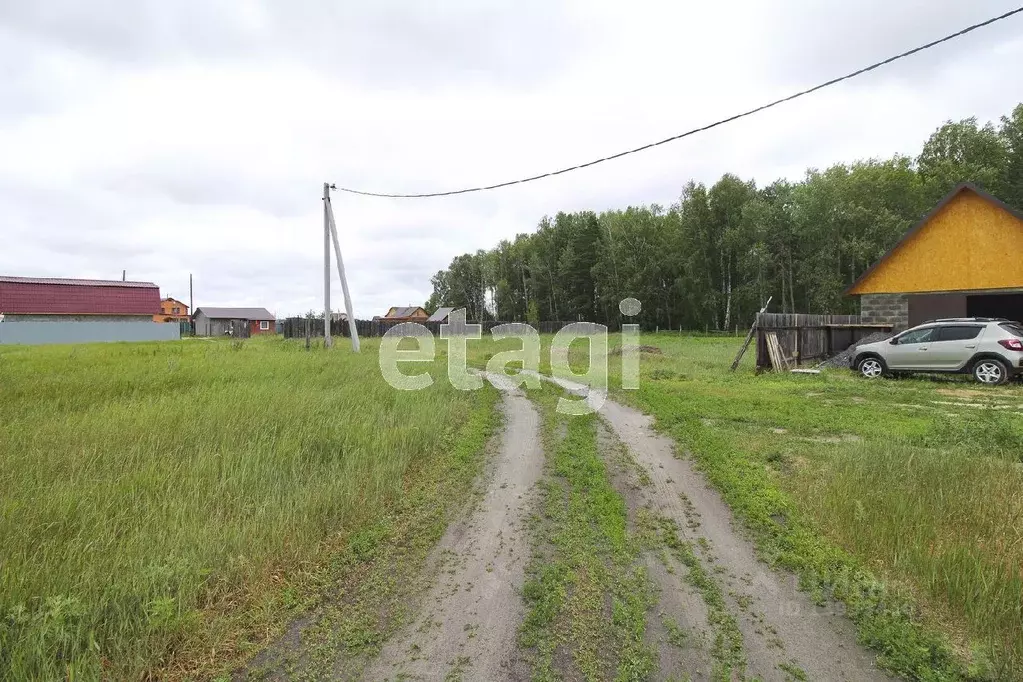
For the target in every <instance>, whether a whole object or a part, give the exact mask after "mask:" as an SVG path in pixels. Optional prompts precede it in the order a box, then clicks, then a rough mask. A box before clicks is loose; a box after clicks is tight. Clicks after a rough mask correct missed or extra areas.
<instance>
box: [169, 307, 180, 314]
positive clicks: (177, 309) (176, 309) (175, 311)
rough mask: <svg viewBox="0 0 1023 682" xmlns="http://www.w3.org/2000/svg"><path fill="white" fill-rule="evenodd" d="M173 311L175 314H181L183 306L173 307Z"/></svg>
mask: <svg viewBox="0 0 1023 682" xmlns="http://www.w3.org/2000/svg"><path fill="white" fill-rule="evenodd" d="M171 312H172V313H174V314H175V315H180V314H181V308H171Z"/></svg>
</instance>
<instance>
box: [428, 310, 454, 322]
mask: <svg viewBox="0 0 1023 682" xmlns="http://www.w3.org/2000/svg"><path fill="white" fill-rule="evenodd" d="M456 310H459V308H437V310H436V312H434V313H433V315H430V319H428V320H427V322H444V321H445V320H446V319H448V315H450V314H451V313H453V312H455V311H456Z"/></svg>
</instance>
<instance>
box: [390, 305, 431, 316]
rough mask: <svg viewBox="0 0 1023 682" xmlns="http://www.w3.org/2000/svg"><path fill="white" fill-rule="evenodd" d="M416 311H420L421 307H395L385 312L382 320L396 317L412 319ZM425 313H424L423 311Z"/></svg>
mask: <svg viewBox="0 0 1023 682" xmlns="http://www.w3.org/2000/svg"><path fill="white" fill-rule="evenodd" d="M417 310H422V306H418V305H410V306H395V307H393V308H391V309H390V310H388V311H387V314H386V315H384V318H392V319H393V318H397V317H412V316H413V315H415V314H416V311H417ZM423 312H424V313H425V312H426V311H425V310H423Z"/></svg>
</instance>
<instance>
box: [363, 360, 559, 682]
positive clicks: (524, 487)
mask: <svg viewBox="0 0 1023 682" xmlns="http://www.w3.org/2000/svg"><path fill="white" fill-rule="evenodd" d="M495 384H496V385H498V388H501V389H502V391H503V398H502V409H503V411H504V417H505V430H504V433H503V434H502V438H501V446H500V448H499V450H498V453H497V456H496V459H495V460H494V461H493V462H492V463H491V471H489V472H488V477H489V480H488V483H487V491H486V494H485V495H484V497H483V500H482V502H481V504H480V505H479V508H478V509H477V510H476V511H475V512H474V513H473V514H471V515H470V517H469V518H468V519H466V520H465V521H463V522H461V523H458V524H455V525H454V526H452V527H451V528H449V529H448V531H447V533H446V534H445V535H444V538H443V539H442V540H441V543H440V547H439V550H440V552H441V553H442V554H443V555H444V556H445V557H446V558H447V560H448V561H447V564H446V566H445V570H442V572H441V579H440V580H438V581H437V582H436V583H435V584H434V585H433V587H431V589H430V591H429V594H428V595H427V597H426V599H425V601H424V604H425V607H424V610H423V612H422V613H421V614H419V616H418V617H417V618H416V619H415V621H414V622H413V623H412V624H411V625H410V626H409V627H407V628H405V629H404V630H403V631H402V632H399V633H398V634H397V636H395V637H394V638H393V639H392V640H391V641H390V642H388V643H387V644H386V645H385V646H384V649H383V651H382V652H381V654H380V656H379V658H378V659H377V660H376V661H375V662H374V663H373V664H372V665H371V666H370V667H369V668H368V669H367V670H366V672H365V673H364V678H365V679H367V680H382V679H403V680H407V679H422V680H443V679H454V678H458V677H461V678H462V679H465V680H515V679H529V671H528V670H526V669H525V665H524V663H523V662H522V661H521V659H520V657H519V654H518V651H517V647H516V636H517V633H518V627H519V624H520V623H521V622H522V618H523V613H524V606H523V603H522V598H521V588H522V583H523V576H524V568H525V564H526V562H527V560H528V558H529V538H528V536H527V534H526V532H525V528H524V524H525V521H526V519H527V516H528V514H529V511H530V505H531V500H532V497H533V496H532V494H531V493H532V488H533V486H534V484H535V483H536V482H537V481H538V480H539V479H540V476H541V474H542V472H543V450H542V448H541V445H540V433H539V417H538V415H537V412H536V409H535V408H534V407H533V404H532V403H531V402H530V401H529V399H528V398H526V397H525V395H523V393H522V392H521V391H519V390H516V389H512V388H511V387H510V386H508V385H507V383H506V382H504V383H502V380H501V379H500V378H497V379H496V380H495Z"/></svg>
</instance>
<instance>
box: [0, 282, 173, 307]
mask: <svg viewBox="0 0 1023 682" xmlns="http://www.w3.org/2000/svg"><path fill="white" fill-rule="evenodd" d="M159 312H160V289H159V288H158V287H157V286H156V285H155V284H153V283H152V282H123V281H118V280H102V279H92V280H89V279H57V278H35V277H3V276H0V313H3V314H22V315H157V314H159Z"/></svg>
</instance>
